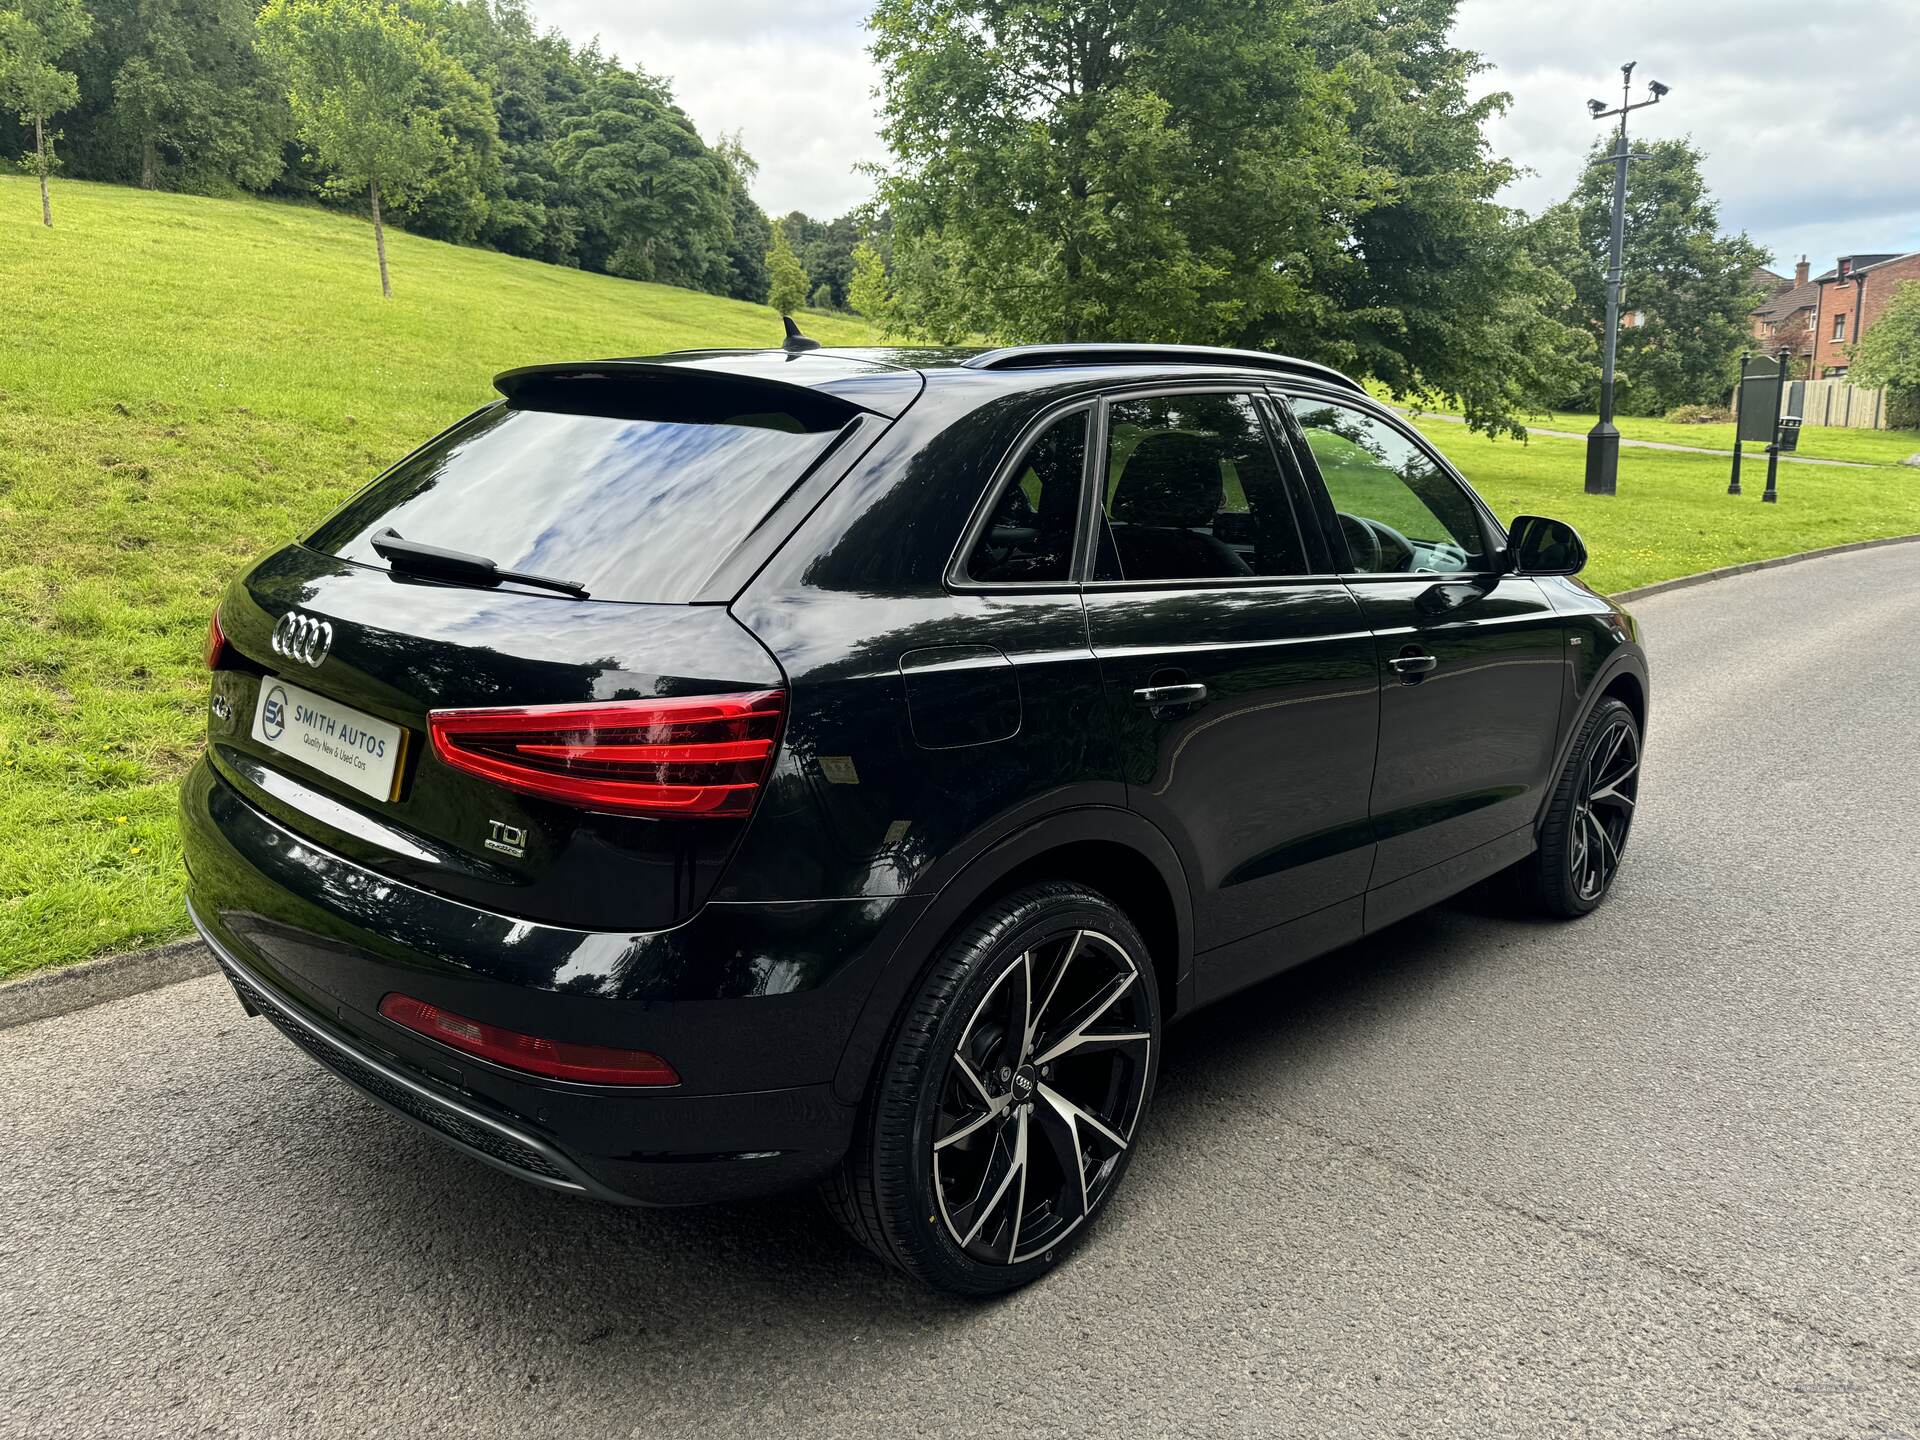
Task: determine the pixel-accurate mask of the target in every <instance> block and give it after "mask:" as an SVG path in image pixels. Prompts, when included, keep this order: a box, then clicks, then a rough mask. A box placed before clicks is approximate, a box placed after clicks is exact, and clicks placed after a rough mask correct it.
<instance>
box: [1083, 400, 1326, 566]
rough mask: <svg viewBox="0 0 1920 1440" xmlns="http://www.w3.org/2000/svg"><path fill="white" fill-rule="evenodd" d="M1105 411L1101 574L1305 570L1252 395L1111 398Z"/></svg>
mask: <svg viewBox="0 0 1920 1440" xmlns="http://www.w3.org/2000/svg"><path fill="white" fill-rule="evenodd" d="M1107 418H1108V426H1107V477H1106V478H1107V532H1106V534H1105V535H1103V536H1102V543H1101V550H1100V560H1099V564H1098V566H1097V568H1096V572H1095V573H1096V576H1097V577H1098V578H1100V579H1116V580H1210V579H1229V578H1244V577H1246V576H1254V575H1301V574H1305V573H1306V571H1307V563H1306V556H1305V554H1304V552H1303V551H1302V549H1301V545H1300V531H1299V527H1298V526H1297V525H1296V524H1295V523H1294V517H1293V509H1292V507H1291V506H1290V505H1289V503H1288V499H1287V487H1286V485H1285V483H1284V482H1283V480H1282V479H1281V475H1280V469H1279V466H1278V465H1277V464H1276V463H1275V461H1274V456H1273V449H1272V447H1271V446H1270V445H1269V444H1268V443H1267V433H1266V426H1265V425H1264V424H1263V423H1262V421H1261V418H1260V411H1259V408H1258V407H1257V406H1256V405H1255V404H1254V403H1253V401H1252V399H1251V398H1250V397H1248V396H1245V395H1161V396H1155V397H1153V398H1152V399H1147V400H1118V401H1115V402H1114V403H1113V404H1112V405H1110V406H1109V407H1108V409H1107Z"/></svg>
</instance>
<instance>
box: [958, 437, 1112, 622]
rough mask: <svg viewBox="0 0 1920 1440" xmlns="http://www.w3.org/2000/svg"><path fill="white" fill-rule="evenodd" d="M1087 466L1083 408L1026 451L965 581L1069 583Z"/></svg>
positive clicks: (975, 549)
mask: <svg viewBox="0 0 1920 1440" xmlns="http://www.w3.org/2000/svg"><path fill="white" fill-rule="evenodd" d="M1086 465H1087V412H1086V411H1084V410H1082V411H1079V412H1078V413H1076V414H1073V415H1066V416H1063V417H1061V418H1060V419H1058V420H1056V421H1054V422H1053V424H1051V425H1049V426H1048V427H1047V428H1046V429H1045V430H1043V431H1042V432H1041V433H1040V436H1039V438H1037V439H1036V440H1035V441H1034V442H1033V444H1032V445H1030V446H1029V447H1028V448H1027V453H1026V455H1025V457H1024V458H1023V459H1022V460H1021V461H1020V462H1019V464H1018V466H1017V467H1016V468H1015V470H1014V473H1013V476H1012V478H1011V479H1010V480H1009V481H1008V482H1007V488H1006V489H1005V490H1003V491H1002V492H1001V493H1000V498H999V500H998V501H996V502H995V504H994V507H993V516H992V518H991V519H990V520H989V521H988V522H987V528H986V530H985V531H984V532H982V534H981V536H980V538H979V540H978V541H976V542H975V544H974V547H973V554H972V555H970V556H969V557H968V558H967V578H968V579H969V580H981V581H990V582H1000V583H1004V584H1013V583H1020V582H1028V583H1033V582H1041V581H1061V580H1065V579H1067V577H1068V575H1069V574H1070V572H1071V570H1072V567H1073V534H1074V530H1075V529H1076V524H1075V522H1076V520H1077V518H1078V516H1079V512H1080V480H1081V476H1082V474H1083V473H1084V472H1085V470H1086Z"/></svg>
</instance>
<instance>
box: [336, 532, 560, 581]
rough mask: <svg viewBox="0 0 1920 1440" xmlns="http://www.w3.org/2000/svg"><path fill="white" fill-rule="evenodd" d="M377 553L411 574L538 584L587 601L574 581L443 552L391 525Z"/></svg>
mask: <svg viewBox="0 0 1920 1440" xmlns="http://www.w3.org/2000/svg"><path fill="white" fill-rule="evenodd" d="M373 549H374V553H375V554H376V555H378V556H379V557H380V558H381V559H382V560H385V561H386V562H387V564H389V565H391V566H392V567H393V568H394V569H395V570H403V571H405V572H406V573H407V574H409V575H428V576H432V577H434V578H435V579H440V580H470V581H478V582H479V583H480V584H482V585H498V584H499V583H500V582H501V581H503V580H511V581H513V582H514V584H516V585H537V586H539V587H540V588H541V589H543V590H558V591H559V592H560V593H561V594H562V595H571V596H573V598H574V599H576V600H585V599H586V598H587V587H586V586H584V585H582V584H580V583H579V582H578V581H575V580H555V579H553V578H552V577H551V576H548V575H529V574H527V573H525V572H524V571H521V570H502V569H501V568H500V567H499V566H498V565H496V564H494V563H493V561H491V560H489V559H487V557H486V556H484V555H469V554H467V553H466V551H464V550H442V549H441V548H440V547H439V546H438V545H422V544H421V543H420V542H419V541H418V540H406V539H403V538H401V535H400V532H399V531H398V530H395V529H394V528H393V527H392V526H391V525H389V526H388V527H387V528H386V529H384V530H382V531H381V532H380V533H379V534H378V535H375V536H374V537H373Z"/></svg>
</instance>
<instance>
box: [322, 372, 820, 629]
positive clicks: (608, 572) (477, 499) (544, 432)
mask: <svg viewBox="0 0 1920 1440" xmlns="http://www.w3.org/2000/svg"><path fill="white" fill-rule="evenodd" d="M824 423H825V422H823V421H821V420H819V419H817V418H812V417H807V418H802V417H797V416H794V415H789V414H783V413H779V412H768V411H760V412H756V413H753V414H739V415H727V416H723V417H721V418H711V419H710V418H704V417H702V418H697V419H685V418H674V419H649V418H643V417H642V416H641V415H639V414H636V413H631V412H630V413H628V414H626V415H623V416H621V417H619V418H615V417H613V416H608V415H597V414H581V413H562V412H560V411H556V410H543V409H525V408H522V407H520V406H518V405H497V406H495V407H493V408H492V409H489V410H484V411H482V412H481V413H480V414H478V415H476V416H474V417H472V418H471V419H469V420H467V421H465V422H464V423H462V424H461V425H459V426H456V427H455V428H454V429H453V430H451V431H449V432H448V433H447V434H446V435H443V436H441V437H440V439H438V440H436V441H434V442H433V443H432V444H431V445H429V446H427V448H426V449H424V450H422V451H421V452H420V453H419V454H417V455H414V456H412V457H411V458H409V459H408V460H406V461H404V462H402V463H401V464H400V465H399V466H398V467H397V468H396V469H394V470H393V471H392V472H390V473H389V474H387V475H386V476H384V477H383V478H381V479H380V480H378V481H376V482H375V483H374V484H372V485H371V486H369V487H368V488H367V489H365V490H363V491H361V493H360V494H358V495H356V496H355V497H354V498H353V499H352V500H350V501H348V502H347V504H346V505H345V506H344V507H342V508H341V509H340V510H339V511H337V512H335V514H334V515H333V517H332V518H331V519H329V520H328V521H327V522H326V523H325V524H323V525H322V526H321V527H320V529H319V530H318V531H317V532H315V534H314V536H313V538H312V539H311V540H309V541H308V542H307V543H308V544H310V545H312V546H313V547H314V548H316V549H320V550H325V551H327V552H329V553H331V554H335V555H339V556H342V557H343V558H345V559H348V560H357V561H360V562H362V563H364V564H368V565H379V566H384V565H385V564H386V561H384V560H382V559H381V558H380V557H379V556H378V555H376V554H375V553H374V550H373V546H372V544H371V539H372V536H373V535H374V534H375V533H376V532H378V531H380V530H384V529H386V528H387V527H388V526H392V527H393V528H394V529H395V530H398V531H399V532H400V534H402V535H403V536H405V537H406V538H407V539H409V540H418V541H421V542H423V543H425V544H428V545H438V546H441V547H442V548H444V549H449V550H464V551H468V552H470V553H473V554H477V555H484V556H486V557H487V558H488V559H490V560H492V561H493V562H494V563H495V564H497V565H499V566H501V567H503V568H505V569H510V570H526V571H531V572H532V573H534V574H536V575H549V576H553V577H555V578H557V579H562V580H575V581H578V582H579V583H580V584H582V585H584V586H586V587H587V589H588V590H589V591H590V592H592V594H593V597H594V598H595V599H596V600H659V601H681V600H689V599H691V598H693V596H694V595H695V594H697V593H698V591H699V589H700V586H701V585H702V583H703V582H704V581H705V580H706V578H707V577H708V576H709V575H711V574H712V573H713V571H714V569H715V568H716V567H717V566H718V565H719V563H720V562H721V561H722V560H723V559H725V557H726V556H727V554H728V553H729V552H730V551H731V550H732V549H733V547H734V546H735V545H736V544H737V543H738V542H739V541H740V540H741V539H742V538H743V537H745V536H746V534H747V533H748V532H749V531H751V530H752V529H753V528H754V527H755V526H756V525H758V524H759V523H760V522H761V521H762V520H764V519H765V518H766V516H767V515H768V513H769V512H771V511H772V509H773V507H774V506H775V505H776V504H778V503H779V501H780V499H781V498H782V497H783V496H784V495H785V494H786V493H787V491H788V490H789V489H790V488H791V487H792V486H793V485H794V484H795V483H796V482H797V481H799V480H800V479H801V477H802V476H804V475H805V474H806V471H807V469H808V467H809V466H811V465H812V464H813V463H814V461H816V460H817V459H819V458H820V456H821V455H822V454H823V453H825V451H826V450H827V448H828V446H830V445H831V444H832V443H833V439H834V435H835V433H836V431H835V430H834V429H830V428H817V427H821V426H823V425H824Z"/></svg>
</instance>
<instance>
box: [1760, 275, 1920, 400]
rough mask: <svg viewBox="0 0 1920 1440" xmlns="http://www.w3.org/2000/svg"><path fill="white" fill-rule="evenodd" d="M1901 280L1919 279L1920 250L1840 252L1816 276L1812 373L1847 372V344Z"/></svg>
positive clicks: (1870, 322)
mask: <svg viewBox="0 0 1920 1440" xmlns="http://www.w3.org/2000/svg"><path fill="white" fill-rule="evenodd" d="M1903 280H1920V250H1915V251H1912V252H1909V253H1907V254H1904V255H1900V254H1891V255H1842V256H1841V257H1840V261H1839V263H1838V264H1837V265H1835V266H1834V268H1833V269H1832V270H1829V271H1828V272H1827V273H1826V274H1825V275H1822V276H1821V277H1820V278H1819V279H1818V280H1816V281H1815V282H1814V284H1815V285H1816V286H1817V287H1818V289H1819V292H1820V293H1819V297H1818V300H1817V301H1816V303H1815V308H1814V315H1813V374H1814V375H1815V376H1816V377H1819V378H1826V377H1828V376H1836V375H1845V374H1846V373H1847V364H1848V356H1847V350H1848V348H1849V347H1850V346H1852V345H1853V344H1854V342H1855V341H1857V340H1858V339H1859V338H1860V337H1861V336H1862V335H1864V334H1865V333H1866V332H1867V331H1868V330H1870V329H1872V328H1873V322H1874V321H1876V320H1878V319H1879V318H1880V312H1881V311H1883V310H1885V309H1886V308H1887V302H1888V301H1889V300H1891V299H1892V298H1893V292H1894V290H1895V289H1896V288H1897V287H1898V286H1899V285H1900V283H1901V282H1902V281H1903ZM1761 308H1762V309H1765V308H1766V307H1765V306H1762V307H1761ZM1756 313H1757V312H1756Z"/></svg>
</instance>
